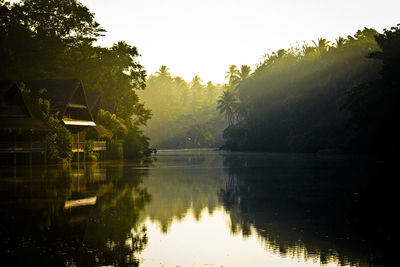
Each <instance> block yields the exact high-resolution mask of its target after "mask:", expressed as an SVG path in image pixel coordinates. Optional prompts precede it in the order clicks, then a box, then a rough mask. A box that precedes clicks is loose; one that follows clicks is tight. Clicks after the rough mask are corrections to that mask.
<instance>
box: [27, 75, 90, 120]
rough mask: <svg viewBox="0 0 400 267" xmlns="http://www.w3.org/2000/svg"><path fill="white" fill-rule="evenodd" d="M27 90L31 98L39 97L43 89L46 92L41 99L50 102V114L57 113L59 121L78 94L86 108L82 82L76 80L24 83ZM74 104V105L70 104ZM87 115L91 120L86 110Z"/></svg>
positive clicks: (31, 81)
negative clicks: (43, 98)
mask: <svg viewBox="0 0 400 267" xmlns="http://www.w3.org/2000/svg"><path fill="white" fill-rule="evenodd" d="M24 83H25V86H26V88H27V89H29V90H31V96H32V98H37V97H39V96H40V91H41V90H42V89H43V88H45V89H46V91H45V92H44V93H43V97H45V98H47V99H49V100H50V103H51V104H50V112H52V113H56V112H58V113H59V114H58V116H59V118H60V119H61V118H62V117H63V116H64V115H65V112H66V111H67V108H68V104H70V103H71V101H72V99H73V97H74V96H76V95H77V94H78V92H79V95H80V100H81V103H82V104H83V105H84V106H87V100H86V94H85V91H84V90H83V86H82V82H81V81H80V80H78V79H70V80H55V79H50V80H30V81H25V82H24ZM72 104H75V103H72ZM88 113H89V116H90V118H91V119H93V118H92V115H91V114H90V111H89V109H88Z"/></svg>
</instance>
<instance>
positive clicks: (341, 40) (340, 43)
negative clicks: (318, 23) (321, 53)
mask: <svg viewBox="0 0 400 267" xmlns="http://www.w3.org/2000/svg"><path fill="white" fill-rule="evenodd" d="M335 41H336V42H335V47H336V48H339V47H343V46H345V45H346V43H347V42H346V39H345V38H343V37H339V38H337V39H336V40H335Z"/></svg>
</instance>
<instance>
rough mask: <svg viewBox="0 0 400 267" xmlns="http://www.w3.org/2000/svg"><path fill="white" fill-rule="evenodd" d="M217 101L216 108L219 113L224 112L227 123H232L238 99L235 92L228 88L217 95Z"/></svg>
mask: <svg viewBox="0 0 400 267" xmlns="http://www.w3.org/2000/svg"><path fill="white" fill-rule="evenodd" d="M217 103H218V106H217V110H219V112H220V114H224V115H225V118H226V119H227V120H228V123H229V125H232V124H233V123H234V119H235V114H236V110H237V107H238V101H237V98H236V96H235V94H234V93H232V92H230V91H229V90H226V91H224V92H223V93H222V95H221V96H220V97H219V99H218V101H217Z"/></svg>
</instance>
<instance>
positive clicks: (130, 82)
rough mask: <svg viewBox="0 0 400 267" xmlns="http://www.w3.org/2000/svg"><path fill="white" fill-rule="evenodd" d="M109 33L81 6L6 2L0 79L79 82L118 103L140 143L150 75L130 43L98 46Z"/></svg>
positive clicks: (0, 27) (1, 17) (1, 8)
mask: <svg viewBox="0 0 400 267" xmlns="http://www.w3.org/2000/svg"><path fill="white" fill-rule="evenodd" d="M104 32H105V30H104V29H103V28H101V26H100V25H99V23H97V22H96V21H95V19H94V14H93V13H91V12H90V11H89V9H88V8H87V7H85V6H84V5H82V4H81V3H79V2H77V1H76V0H61V1H55V0H22V1H20V2H16V3H13V4H9V3H6V2H4V1H1V2H0V62H1V64H0V79H2V80H40V79H71V78H79V79H80V80H82V82H83V84H84V87H85V88H86V89H89V90H97V91H100V92H102V99H103V100H104V101H106V102H114V103H116V107H117V109H116V115H117V116H118V118H119V119H120V120H121V121H122V122H123V123H124V124H126V125H127V127H128V128H129V130H130V134H131V135H133V136H132V137H134V136H135V137H136V141H138V142H139V141H140V140H144V139H143V138H144V136H143V134H142V132H141V131H140V130H139V127H140V126H142V125H145V124H146V122H147V120H148V119H149V118H150V117H151V113H150V110H148V109H146V108H145V106H144V105H143V103H141V102H140V99H139V97H138V95H137V91H138V90H143V89H144V88H145V86H146V71H145V70H144V68H143V66H142V65H140V64H139V63H138V62H137V60H136V59H137V58H138V57H139V53H138V51H137V49H136V47H134V46H131V45H129V44H127V43H126V42H123V41H120V42H118V43H116V44H114V45H113V46H111V47H99V46H95V45H94V41H95V40H96V39H97V37H99V36H101V35H103V34H104ZM143 146H146V143H143Z"/></svg>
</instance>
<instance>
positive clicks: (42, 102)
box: [20, 83, 73, 162]
mask: <svg viewBox="0 0 400 267" xmlns="http://www.w3.org/2000/svg"><path fill="white" fill-rule="evenodd" d="M20 88H21V93H22V96H23V98H24V101H25V103H26V104H27V105H28V106H29V110H30V111H31V112H32V114H33V115H34V116H35V117H36V118H38V119H40V120H41V121H43V122H44V123H45V125H46V126H47V128H48V130H49V131H48V132H46V134H45V136H43V137H45V138H44V139H45V140H46V150H47V153H46V156H47V160H49V161H50V162H61V161H70V160H71V159H72V141H73V138H72V134H71V132H70V131H69V130H68V129H67V128H66V127H65V126H64V125H63V124H62V122H61V120H59V119H58V114H51V113H50V105H51V104H50V101H49V100H47V99H46V98H44V97H42V94H43V92H44V90H45V89H42V91H41V92H40V97H39V98H38V99H31V96H30V91H29V89H26V88H25V86H24V84H23V83H22V84H21V85H20Z"/></svg>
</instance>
